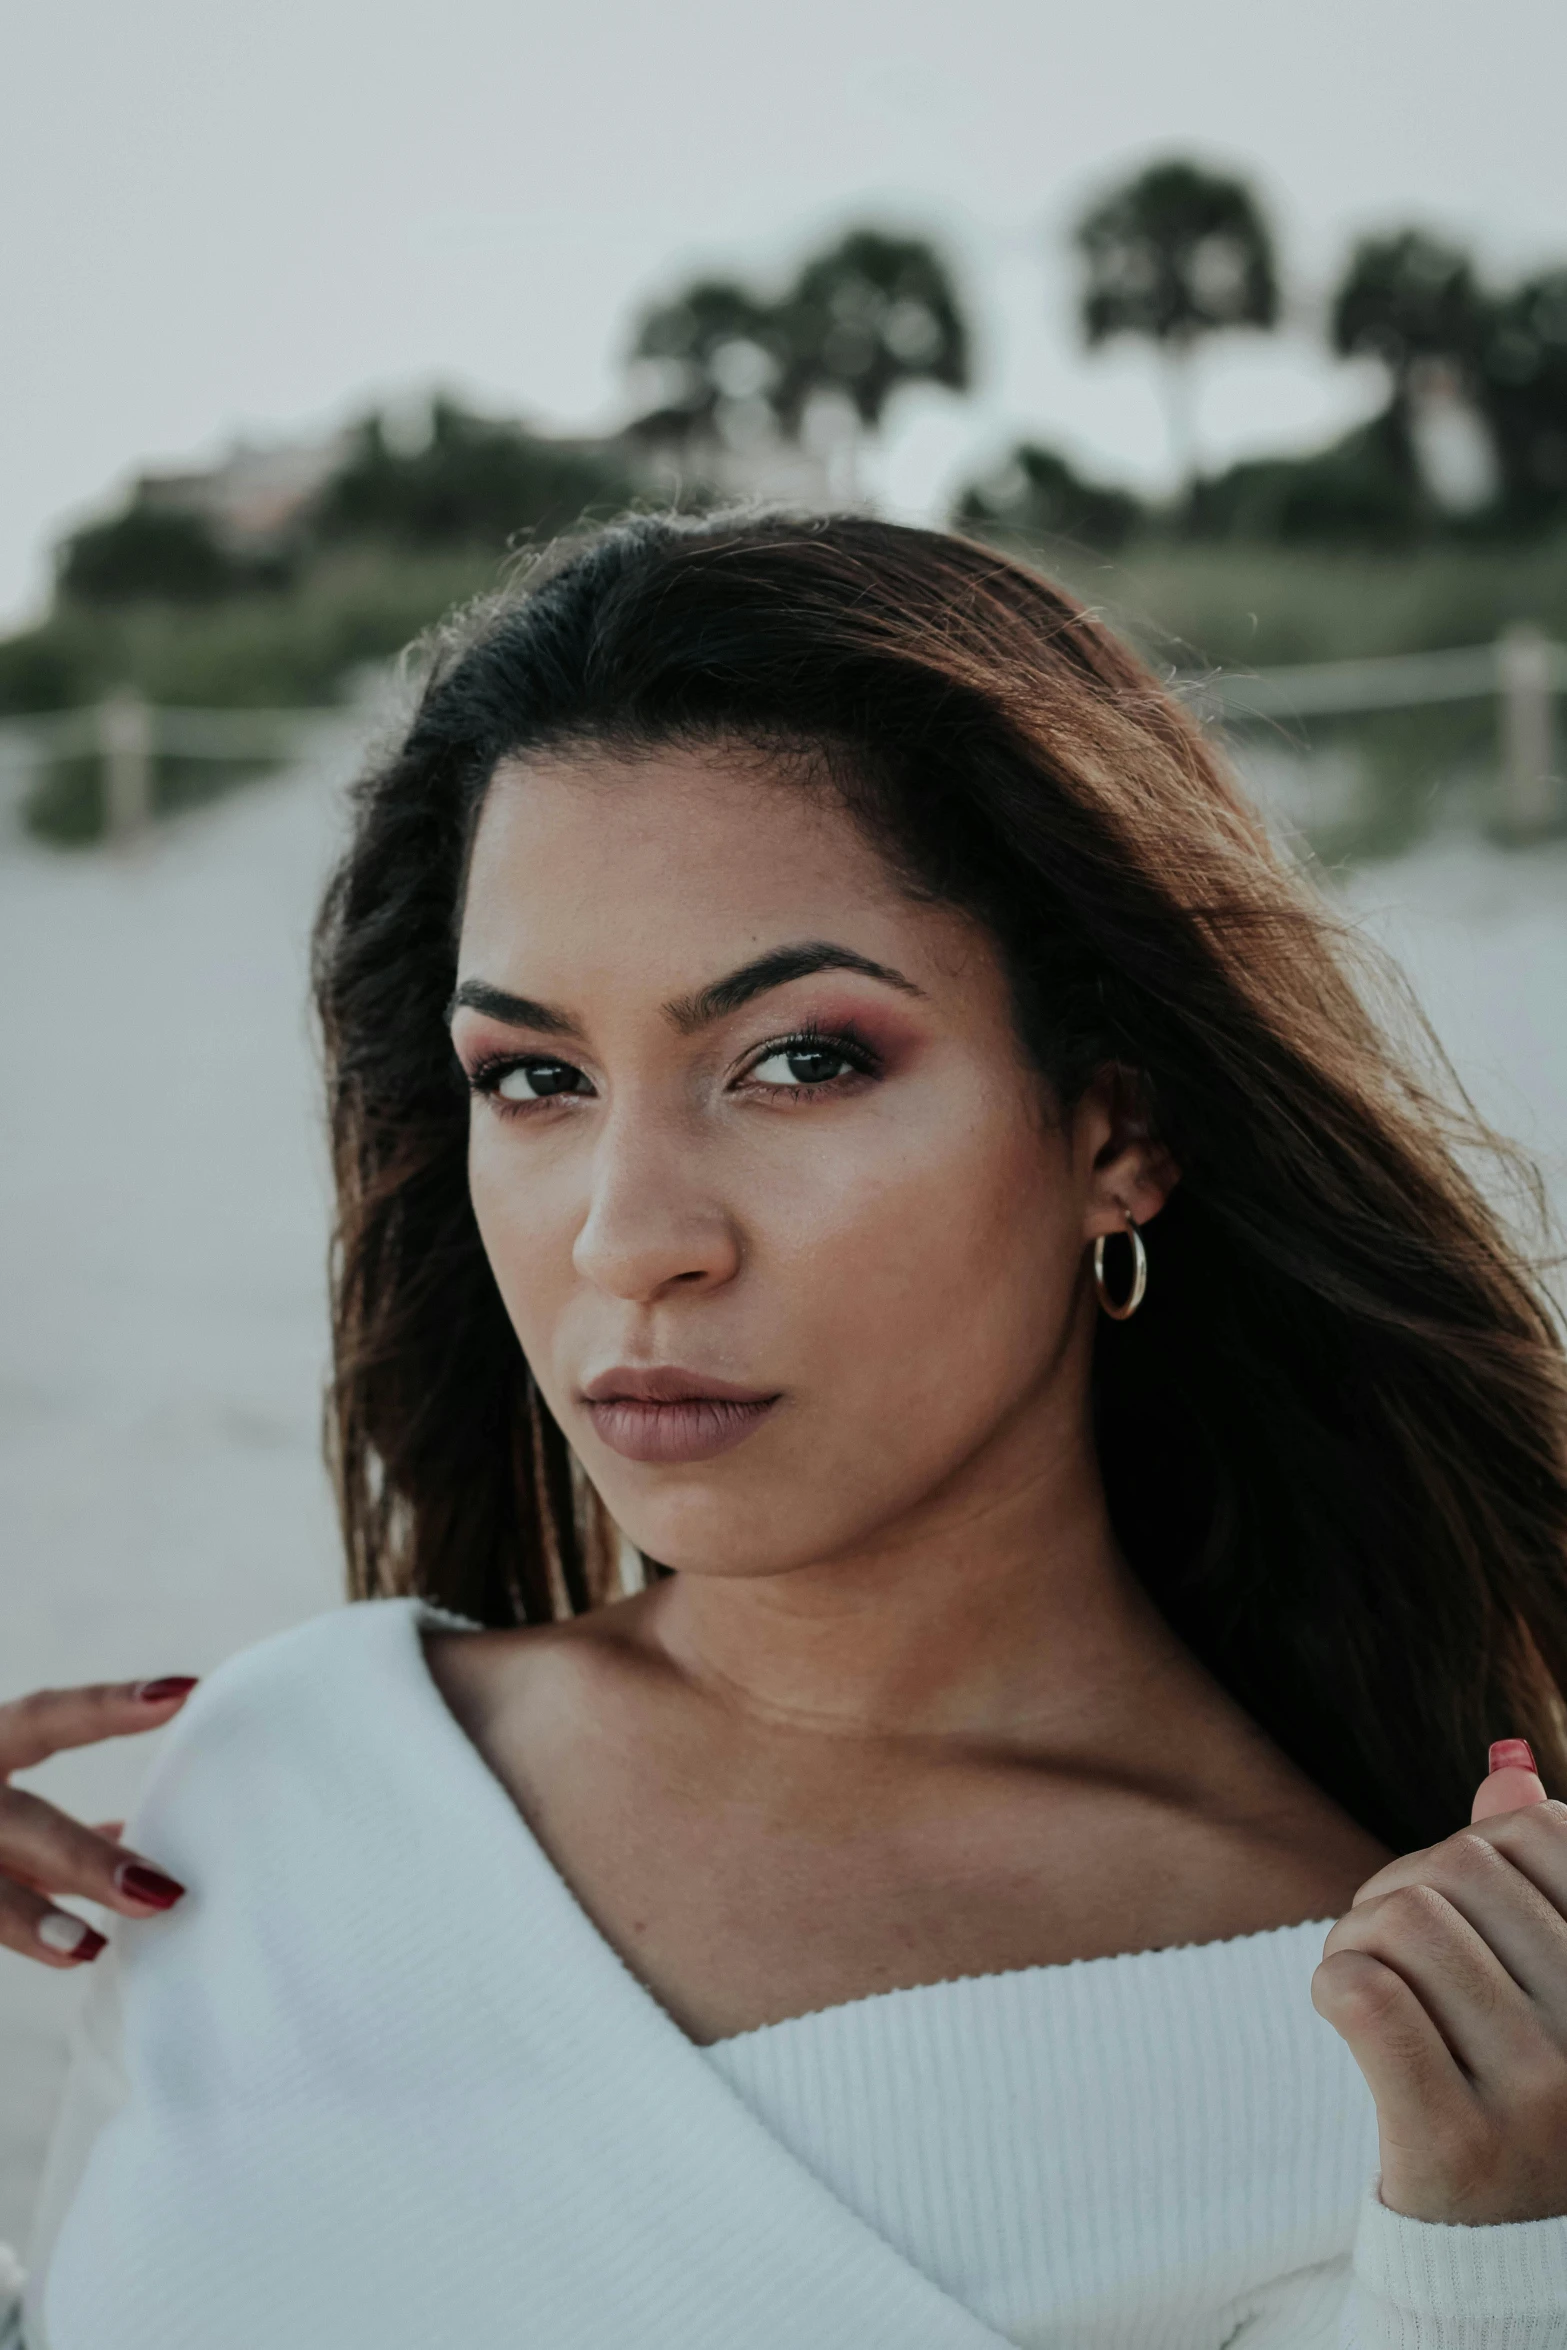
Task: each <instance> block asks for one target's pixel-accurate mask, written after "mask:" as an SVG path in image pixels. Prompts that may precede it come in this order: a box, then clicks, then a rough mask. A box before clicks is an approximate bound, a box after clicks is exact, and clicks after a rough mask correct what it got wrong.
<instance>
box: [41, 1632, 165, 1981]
mask: <svg viewBox="0 0 1567 2350" xmlns="http://www.w3.org/2000/svg"><path fill="white" fill-rule="evenodd" d="M195 1686H196V1684H195V1681H194V1680H193V1679H191V1678H190V1677H188V1676H187V1675H185V1674H183V1673H182V1674H178V1675H175V1674H170V1675H169V1676H167V1677H166V1678H165V1679H163V1680H159V1681H117V1682H104V1683H101V1684H99V1685H98V1686H96V1687H93V1688H88V1689H37V1690H34V1692H33V1693H32V1695H31V1696H30V1697H17V1698H13V1699H12V1701H11V1703H10V1704H9V1705H0V1944H3V1945H4V1946H5V1947H7V1948H8V1949H11V1950H19V1951H20V1952H21V1953H22V1955H23V1957H24V1958H35V1959H37V1961H38V1963H39V1965H40V1966H53V1967H76V1966H81V1965H82V1964H83V1962H84V1961H85V1960H87V1959H90V1958H96V1957H97V1955H98V1953H99V1951H100V1950H101V1949H102V1948H103V1946H104V1937H103V1936H102V1935H101V1934H99V1933H97V1932H95V1931H94V1929H93V1928H92V1927H91V1926H89V1925H88V1923H87V1921H86V1919H85V1918H79V1917H75V1916H73V1915H72V1913H71V1912H70V1911H69V1910H65V1909H57V1908H56V1907H55V1905H54V1903H53V1902H52V1901H51V1900H50V1898H49V1896H50V1895H51V1894H56V1893H73V1894H80V1895H81V1896H83V1897H84V1898H85V1899H86V1900H88V1901H97V1902H101V1903H102V1905H103V1907H104V1908H105V1909H115V1910H118V1911H119V1912H120V1914H121V1916H122V1917H128V1918H147V1917H156V1916H157V1915H158V1913H159V1911H161V1910H166V1909H172V1908H173V1907H174V1904H175V1903H176V1901H178V1900H179V1898H180V1896H181V1894H182V1893H183V1892H184V1890H185V1888H184V1886H183V1885H178V1884H176V1883H175V1881H174V1879H173V1878H172V1877H169V1876H165V1875H164V1873H163V1871H162V1870H161V1869H158V1868H155V1867H154V1866H153V1864H152V1862H151V1861H149V1860H143V1859H142V1857H141V1855H140V1854H139V1853H135V1852H128V1851H127V1850H126V1848H125V1846H124V1845H123V1844H121V1843H120V1842H119V1841H118V1826H119V1824H118V1823H117V1822H112V1821H111V1822H109V1823H108V1824H107V1825H105V1826H103V1827H98V1828H86V1827H83V1825H82V1823H81V1822H80V1820H73V1819H72V1818H71V1817H70V1816H69V1814H68V1813H66V1812H63V1811H57V1810H56V1809H55V1807H54V1805H53V1804H52V1803H45V1802H44V1801H43V1800H42V1799H41V1797H39V1796H36V1795H29V1794H27V1793H26V1792H25V1790H24V1789H22V1788H20V1787H13V1786H12V1785H11V1784H10V1781H11V1775H12V1773H13V1772H15V1771H28V1770H31V1769H33V1768H34V1766H35V1765H36V1764H38V1763H41V1762H47V1760H48V1758H49V1756H50V1755H51V1754H60V1753H62V1752H63V1751H64V1749H65V1748H66V1747H68V1746H93V1745H96V1744H97V1742H98V1740H99V1739H100V1738H125V1737H132V1736H134V1735H135V1733H136V1732H137V1731H138V1730H157V1729H161V1727H162V1726H163V1724H164V1723H165V1722H167V1721H170V1720H172V1719H173V1717H174V1715H175V1714H177V1713H178V1712H179V1709H180V1707H181V1706H182V1705H183V1704H184V1702H185V1700H186V1698H187V1697H188V1696H189V1695H190V1693H191V1691H192V1690H193V1689H194V1688H195Z"/></svg>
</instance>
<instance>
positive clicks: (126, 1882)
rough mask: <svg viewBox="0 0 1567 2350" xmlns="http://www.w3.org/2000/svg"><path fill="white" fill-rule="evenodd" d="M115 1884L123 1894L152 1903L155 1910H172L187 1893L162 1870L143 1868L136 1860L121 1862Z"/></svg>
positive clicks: (115, 1874) (115, 1876)
mask: <svg viewBox="0 0 1567 2350" xmlns="http://www.w3.org/2000/svg"><path fill="white" fill-rule="evenodd" d="M114 1882H115V1884H116V1886H117V1887H118V1889H119V1891H120V1892H121V1893H129V1894H131V1895H133V1896H134V1898H135V1899H136V1900H137V1901H150V1902H151V1904H152V1906H153V1908H154V1909H172V1908H173V1907H174V1904H175V1903H176V1901H179V1900H181V1899H182V1898H183V1897H184V1892H185V1888H184V1886H183V1885H180V1884H177V1883H176V1882H175V1880H174V1878H173V1877H166V1876H165V1875H164V1873H163V1871H162V1870H161V1869H148V1868H143V1867H142V1865H141V1863H140V1861H135V1860H122V1861H121V1863H120V1865H119V1867H118V1868H117V1869H116V1870H115V1872H114Z"/></svg>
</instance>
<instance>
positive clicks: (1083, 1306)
mask: <svg viewBox="0 0 1567 2350" xmlns="http://www.w3.org/2000/svg"><path fill="white" fill-rule="evenodd" d="M452 1034H453V1040H454V1043H455V1045H456V1048H457V1051H458V1054H459V1056H460V1058H461V1060H462V1063H463V1067H464V1069H465V1070H466V1071H467V1073H468V1075H469V1078H470V1080H471V1081H472V1083H473V1085H474V1087H475V1091H474V1096H473V1105H472V1131H471V1146H470V1159H469V1166H470V1179H471V1183H472V1191H473V1202H474V1207H475V1211H476V1214H477V1217H478V1223H479V1229H480V1232H481V1234H482V1236H483V1240H484V1246H485V1249H486V1251H487V1253H488V1256H489V1260H490V1263H491V1265H492V1266H493V1267H494V1271H495V1277H496V1280H497V1282H498V1283H499V1286H500V1290H501V1295H502V1297H503V1298H504V1300H505V1303H506V1308H507V1311H508V1313H509V1315H510V1317H511V1320H512V1323H513V1325H514V1327H515V1329H516V1332H517V1336H518V1338H519V1340H520V1341H521V1344H522V1347H523V1350H524V1352H525V1353H526V1355H527V1358H528V1361H529V1362H530V1364H531V1365H532V1367H533V1370H534V1373H535V1376H536V1377H537V1379H538V1383H539V1386H540V1388H541V1389H542V1391H543V1394H544V1396H545V1398H546V1400H547V1402H548V1404H549V1406H550V1409H551V1411H552V1412H553V1413H554V1415H555V1417H556V1419H557V1420H558V1421H559V1423H560V1425H561V1427H562V1428H563V1430H564V1431H565V1433H566V1436H567V1438H568V1440H569V1441H570V1443H571V1445H572V1447H573V1448H574V1450H575V1451H576V1453H577V1455H578V1457H579V1458H580V1459H581V1461H582V1462H583V1464H584V1466H585V1468H586V1469H587V1472H588V1474H589V1476H590V1477H591V1479H592V1481H593V1483H594V1485H595V1486H596V1487H597V1488H598V1491H599V1492H600V1494H601V1495H602V1496H603V1498H604V1500H605V1502H606V1503H607V1505H608V1507H609V1509H610V1511H611V1512H612V1514H613V1515H614V1517H615V1518H616V1520H617V1521H618V1523H619V1524H620V1526H621V1527H622V1528H623V1529H624V1530H625V1532H626V1533H627V1534H628V1535H629V1536H630V1537H631V1539H632V1540H633V1541H634V1542H635V1543H636V1544H638V1545H639V1546H640V1548H642V1549H643V1550H644V1551H646V1552H648V1553H649V1554H650V1555H651V1556H653V1557H655V1558H658V1559H661V1560H663V1561H665V1562H666V1563H667V1564H669V1565H672V1566H678V1567H680V1568H682V1569H684V1570H687V1571H695V1572H706V1573H711V1574H731V1575H739V1574H761V1573H768V1572H777V1571H779V1570H783V1569H787V1568H790V1567H794V1566H800V1565H804V1564H806V1563H810V1562H815V1561H822V1560H828V1559H833V1558H842V1557H844V1556H846V1555H850V1554H854V1553H858V1552H863V1551H865V1550H866V1549H867V1548H869V1549H876V1548H878V1547H879V1546H880V1545H881V1544H882V1543H883V1542H884V1541H885V1540H886V1539H887V1538H888V1537H889V1535H890V1534H892V1533H893V1530H894V1529H896V1528H897V1527H899V1526H903V1525H907V1524H909V1523H910V1522H912V1521H917V1520H918V1519H919V1518H920V1516H921V1513H923V1512H928V1511H929V1510H930V1509H931V1508H933V1507H936V1508H940V1507H942V1506H944V1505H950V1502H951V1498H952V1496H953V1495H954V1493H955V1492H956V1493H961V1492H962V1491H963V1490H964V1489H965V1488H966V1486H967V1485H968V1483H969V1482H970V1480H973V1481H974V1482H975V1490H976V1491H982V1490H983V1484H984V1481H985V1480H986V1479H987V1478H990V1479H993V1477H994V1475H995V1471H996V1461H997V1457H998V1453H1004V1452H1005V1450H1006V1448H1007V1447H1008V1445H1009V1444H1010V1445H1011V1446H1012V1447H1013V1449H1014V1450H1015V1449H1016V1447H1017V1440H1018V1437H1019V1434H1020V1432H1021V1433H1023V1434H1025V1435H1026V1434H1028V1432H1029V1430H1030V1429H1031V1428H1033V1433H1034V1434H1036V1435H1037V1432H1038V1431H1037V1428H1035V1427H1034V1426H1033V1424H1034V1423H1036V1422H1037V1420H1038V1418H1039V1415H1040V1414H1041V1413H1042V1412H1043V1413H1050V1412H1055V1413H1059V1412H1060V1411H1061V1410H1062V1408H1063V1388H1064V1387H1065V1388H1067V1389H1069V1390H1070V1393H1069V1394H1066V1395H1065V1398H1064V1404H1065V1408H1066V1409H1067V1410H1068V1411H1069V1414H1070V1417H1071V1424H1072V1427H1073V1429H1074V1430H1078V1429H1080V1428H1081V1425H1082V1408H1081V1405H1082V1390H1083V1386H1084V1382H1085V1377H1086V1344H1087V1335H1088V1327H1089V1321H1090V1318H1091V1316H1090V1311H1089V1310H1088V1300H1087V1299H1086V1298H1085V1293H1084V1285H1083V1280H1082V1272H1083V1252H1084V1244H1085V1240H1086V1239H1087V1237H1088V1236H1089V1235H1090V1234H1091V1233H1092V1232H1095V1231H1109V1230H1113V1229H1116V1228H1117V1227H1118V1222H1119V1218H1118V1213H1117V1211H1116V1209H1115V1206H1114V1202H1113V1201H1112V1200H1109V1199H1107V1197H1106V1190H1105V1186H1106V1180H1107V1178H1106V1173H1105V1167H1106V1161H1107V1158H1108V1156H1109V1154H1110V1148H1111V1146H1110V1142H1109V1134H1110V1125H1111V1121H1110V1117H1109V1114H1108V1112H1107V1111H1106V1110H1104V1109H1102V1108H1100V1107H1098V1106H1097V1102H1096V1099H1095V1098H1091V1099H1090V1100H1089V1102H1088V1103H1086V1104H1085V1105H1084V1107H1083V1108H1082V1109H1081V1110H1080V1111H1078V1112H1077V1113H1075V1114H1074V1115H1073V1116H1072V1117H1070V1118H1068V1119H1066V1120H1064V1121H1063V1120H1060V1119H1058V1118H1057V1116H1056V1115H1055V1112H1054V1107H1053V1105H1052V1104H1051V1103H1050V1102H1049V1100H1048V1098H1047V1097H1046V1094H1045V1092H1044V1089H1043V1087H1042V1084H1041V1081H1040V1079H1039V1077H1038V1076H1037V1074H1036V1073H1035V1072H1034V1071H1033V1070H1032V1069H1031V1068H1030V1066H1029V1065H1028V1064H1027V1062H1026V1061H1025V1059H1024V1057H1023V1054H1022V1051H1021V1048H1020V1045H1019V1042H1018V1039H1017V1037H1016V1035H1015V1033H1014V1029H1013V1023H1012V1014H1011V1008H1010V1004H1009V999H1008V991H1007V987H1006V983H1005V980H1004V978H1003V974H1002V970H1001V967H1000V963H999V960H998V958H997V955H996V952H995V950H994V948H993V947H992V945H991V943H990V941H989V939H988V936H987V935H986V934H985V933H984V932H983V931H982V930H981V929H980V928H979V926H978V925H976V924H975V923H974V922H972V921H971V920H969V919H968V918H967V917H965V916H963V915H961V914H958V913H956V912H954V911H952V910H951V909H948V908H943V907H937V906H930V905H922V904H918V903H915V902H913V901H912V900H911V899H910V898H909V897H907V896H906V895H904V894H902V892H901V891H900V889H899V887H898V885H897V883H896V881H895V880H894V878H893V876H892V874H891V873H890V872H889V870H888V868H887V867H886V865H885V864H884V863H883V862H882V860H881V859H880V858H879V857H878V856H877V854H876V853H875V851H874V850H873V849H872V848H871V847H870V846H869V845H867V843H866V841H865V840H864V839H863V838H862V836H861V835H860V833H859V832H858V831H857V830H856V828H855V827H854V825H853V824H852V822H851V821H850V819H849V818H848V817H847V816H845V815H844V813H843V812H842V811H841V809H839V808H838V807H837V806H836V804H835V803H834V802H833V801H832V800H831V799H830V798H829V797H828V795H826V794H825V793H822V792H817V791H813V790H810V789H807V788H801V787H798V786H795V785H793V784H791V783H789V782H788V781H786V780H784V779H783V778H781V777H780V776H778V775H777V774H776V773H768V772H766V771H764V770H762V769H761V768H760V767H759V765H758V762H757V760H756V759H755V758H754V757H748V756H744V755H741V754H732V755H729V756H727V757H726V756H725V755H724V754H723V753H721V752H719V751H716V750H715V751H706V752H699V751H688V750H671V751H668V752H665V753H662V754H660V755H658V756H654V757H648V758H645V759H639V760H635V761H627V760H621V759H619V758H616V757H613V756H610V755H607V754H601V753H598V752H582V753H579V754H577V755H575V756H573V757H572V758H570V759H563V760H550V759H542V758H541V759H530V760H529V761H527V762H526V764H524V763H521V762H518V763H515V764H512V765H509V766H504V767H503V768H502V769H501V770H500V772H499V774H498V775H497V777H496V780H495V782H494V785H493V786H492V788H491V791H490V793H489V797H488V801H487V803H486V806H485V809H484V812H483V816H482V818H481V821H480V824H479V828H478V835H477V840H476V843H475V848H474V855H473V863H472V872H471V879H470V883H469V889H468V896H467V903H466V906H465V910H464V917H463V924H462V939H461V948H460V954H459V984H458V991H457V1008H456V1010H455V1012H454V1017H453V1026H452ZM1096 1161H1097V1162H1098V1163H1097V1165H1096Z"/></svg>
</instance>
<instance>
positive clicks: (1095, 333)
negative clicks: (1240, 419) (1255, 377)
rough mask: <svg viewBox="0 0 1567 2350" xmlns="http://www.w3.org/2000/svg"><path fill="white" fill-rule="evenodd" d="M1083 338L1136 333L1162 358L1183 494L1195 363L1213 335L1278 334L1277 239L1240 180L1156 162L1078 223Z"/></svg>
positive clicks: (1189, 467)
mask: <svg viewBox="0 0 1567 2350" xmlns="http://www.w3.org/2000/svg"><path fill="white" fill-rule="evenodd" d="M1076 243H1077V247H1078V251H1079V252H1080V253H1081V255H1082V257H1083V263H1084V271H1085V283H1084V287H1083V296H1082V312H1081V315H1082V325H1083V333H1084V336H1085V338H1086V340H1087V342H1088V343H1089V345H1090V347H1093V346H1095V345H1097V344H1099V343H1104V342H1108V341H1109V340H1110V339H1111V337H1112V336H1115V335H1126V334H1130V335H1140V336H1142V337H1143V338H1144V339H1145V340H1147V341H1149V342H1151V343H1152V344H1153V345H1154V347H1155V349H1156V350H1157V351H1158V353H1159V355H1160V357H1161V359H1162V360H1163V362H1164V367H1163V379H1164V386H1165V402H1166V415H1167V420H1168V426H1169V435H1170V452H1171V457H1172V459H1173V462H1174V467H1175V472H1176V477H1177V479H1178V481H1179V482H1180V484H1181V488H1182V492H1183V494H1189V493H1190V490H1191V486H1192V482H1193V480H1194V478H1195V475H1196V442H1195V433H1194V429H1193V417H1192V388H1191V360H1192V355H1193V353H1194V352H1195V350H1196V348H1197V346H1198V344H1199V342H1200V341H1201V340H1202V339H1203V338H1204V337H1205V336H1208V335H1213V334H1220V333H1225V332H1228V331H1229V330H1231V329H1233V328H1236V327H1260V328H1267V327H1271V326H1273V325H1274V324H1275V323H1276V322H1277V319H1278V312H1279V294H1278V280H1277V273H1276V269H1275V264H1274V256H1273V240H1272V237H1271V235H1270V234H1269V230H1268V226H1267V222H1266V221H1265V219H1264V218H1263V214H1262V211H1261V208H1260V206H1259V205H1258V202H1257V199H1256V197H1255V196H1254V195H1253V194H1252V192H1251V190H1250V189H1249V188H1248V187H1247V185H1246V183H1245V181H1244V180H1238V179H1227V178H1224V177H1223V176H1221V175H1219V174H1215V173H1212V172H1206V171H1203V170H1201V169H1200V168H1199V167H1198V166H1197V165H1196V164H1192V163H1183V162H1170V163H1156V164H1152V165H1150V166H1149V168H1148V169H1147V170H1146V171H1144V172H1141V173H1140V174H1139V175H1138V177H1137V178H1136V179H1134V180H1129V181H1128V182H1127V183H1126V185H1125V186H1124V187H1120V188H1116V189H1114V190H1112V192H1111V193H1110V194H1109V195H1108V196H1106V197H1104V198H1102V199H1101V201H1100V202H1099V203H1097V204H1096V205H1094V206H1093V207H1092V209H1091V210H1090V211H1088V212H1086V213H1085V214H1084V215H1083V218H1082V219H1081V220H1080V221H1079V222H1078V225H1077V231H1076Z"/></svg>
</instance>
